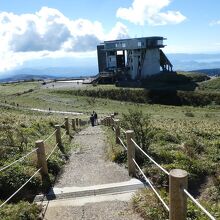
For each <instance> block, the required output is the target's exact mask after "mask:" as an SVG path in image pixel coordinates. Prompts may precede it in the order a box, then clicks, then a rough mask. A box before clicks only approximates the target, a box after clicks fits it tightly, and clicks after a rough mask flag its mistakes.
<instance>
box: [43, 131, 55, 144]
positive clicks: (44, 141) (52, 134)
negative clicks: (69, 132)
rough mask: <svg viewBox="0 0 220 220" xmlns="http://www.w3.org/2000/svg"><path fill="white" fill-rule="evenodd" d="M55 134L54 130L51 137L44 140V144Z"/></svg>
mask: <svg viewBox="0 0 220 220" xmlns="http://www.w3.org/2000/svg"><path fill="white" fill-rule="evenodd" d="M55 133H56V130H55V131H54V132H53V133H52V134H51V135H49V136H48V137H47V138H46V139H45V140H44V142H47V141H48V140H49V139H50V138H51V137H52V136H53V135H54V134H55Z"/></svg>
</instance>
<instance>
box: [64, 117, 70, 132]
mask: <svg viewBox="0 0 220 220" xmlns="http://www.w3.org/2000/svg"><path fill="white" fill-rule="evenodd" d="M65 129H66V134H67V135H69V134H70V126H69V118H68V117H65Z"/></svg>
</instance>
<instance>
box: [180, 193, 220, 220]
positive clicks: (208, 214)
mask: <svg viewBox="0 0 220 220" xmlns="http://www.w3.org/2000/svg"><path fill="white" fill-rule="evenodd" d="M183 191H184V193H185V194H186V195H187V196H188V197H189V198H190V199H191V200H192V201H193V202H194V203H195V204H196V205H197V206H198V207H199V208H200V209H201V210H202V211H203V212H204V213H205V214H206V215H207V216H208V217H209V218H210V219H212V220H216V219H215V218H214V217H213V216H212V215H211V214H210V213H209V212H208V211H207V210H206V209H205V208H204V207H203V206H202V205H201V204H200V203H199V202H198V201H196V199H195V198H193V196H192V195H191V194H190V193H189V192H188V191H187V190H186V189H183Z"/></svg>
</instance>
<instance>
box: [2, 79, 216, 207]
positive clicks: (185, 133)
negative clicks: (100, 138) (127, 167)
mask: <svg viewBox="0 0 220 220" xmlns="http://www.w3.org/2000/svg"><path fill="white" fill-rule="evenodd" d="M211 81H212V80H211ZM211 81H207V82H204V83H210V82H211ZM32 86H34V87H35V86H39V85H38V83H33V84H31V83H22V84H21V85H17V86H15V87H13V85H7V86H2V85H1V89H2V88H3V87H4V92H3V93H2V94H1V95H0V100H1V102H2V103H3V104H4V100H5V99H6V98H8V97H9V96H8V95H10V99H9V98H8V102H7V103H8V104H11V105H14V108H11V107H9V106H4V107H0V108H1V114H2V115H1V116H2V117H1V120H0V124H1V125H3V124H5V123H6V124H8V123H9V122H10V124H13V128H14V129H17V128H20V125H21V123H24V124H25V127H26V128H27V129H26V130H25V132H27V133H25V134H26V135H27V136H28V140H29V142H28V145H27V148H25V149H24V152H23V153H25V152H27V151H28V150H30V149H31V147H33V146H34V142H35V141H36V140H37V139H38V138H45V137H46V136H47V135H48V134H49V133H51V131H52V130H53V126H51V125H54V124H55V123H61V122H62V121H63V118H64V115H59V114H48V113H37V112H32V111H27V110H23V108H32V107H34V108H40V109H49V108H51V109H52V110H60V111H73V112H74V111H75V112H83V113H84V115H83V116H81V117H82V118H84V119H88V118H89V115H90V113H91V112H92V111H93V110H95V111H96V112H97V113H98V116H99V117H102V116H105V115H108V114H110V113H112V112H117V113H119V114H118V116H117V117H118V118H120V119H122V114H123V113H127V112H128V109H133V110H135V109H139V110H140V111H142V112H143V114H144V115H150V122H151V127H152V130H153V132H154V135H153V136H152V140H151V144H150V148H149V152H150V153H151V154H152V156H153V157H154V158H155V160H157V162H159V163H161V164H162V165H163V166H164V167H165V168H166V169H168V170H170V169H172V168H183V169H186V170H187V171H189V172H190V179H191V180H193V181H196V183H197V188H198V189H199V191H200V193H199V196H198V198H200V199H201V202H203V201H204V200H206V201H208V202H209V203H210V204H213V203H216V204H219V194H220V193H219V192H218V187H217V186H218V181H219V180H218V176H219V173H220V171H219V168H218V167H219V166H218V165H219V162H220V159H219V146H220V130H219V124H220V107H219V106H218V105H209V106H204V107H193V106H168V105H159V104H153V105H152V104H144V103H142V104H140V103H139V104H137V103H133V102H125V101H116V100H111V99H106V98H95V97H87V96H76V95H73V94H71V93H69V92H61V93H57V92H56V91H59V89H41V88H39V87H38V89H37V90H35V92H30V93H26V94H22V95H19V96H18V95H16V93H18V92H21V93H22V92H24V91H26V90H28V89H30V88H31V87H32ZM100 88H101V89H104V90H107V91H108V90H111V89H115V90H116V91H117V90H119V89H118V88H115V87H114V86H112V85H107V86H97V87H92V86H86V89H87V90H96V91H97V90H98V89H100ZM62 90H63V91H71V89H66V90H64V89H62ZM72 90H74V89H72ZM135 90H139V89H135ZM16 104H19V107H20V108H19V109H17V107H16ZM69 117H72V116H69ZM37 123H39V124H42V125H43V126H42V133H40V131H37V127H36V125H37ZM16 124H18V126H17V125H16ZM43 129H46V130H43ZM2 132H3V131H2ZM108 132H110V131H108ZM2 137H5V134H4V133H1V138H2ZM109 139H110V140H111V141H110V143H109V145H110V146H111V147H110V151H109V152H108V154H109V158H111V159H112V160H114V161H117V162H123V161H124V158H123V157H121V156H122V154H123V151H121V150H120V147H119V146H114V134H113V133H112V134H110V136H109ZM67 142H68V141H67ZM53 144H54V143H53V142H51V143H50V144H49V146H53ZM67 145H68V143H67ZM2 146H3V145H2ZM1 149H6V148H5V147H2V148H1ZM15 149H16V150H15ZM200 150H201V152H200ZM198 151H199V152H200V153H198ZM5 152H6V153H5V155H8V157H10V155H12V157H11V160H13V159H15V158H17V157H19V156H20V155H21V153H20V152H19V148H13V151H11V150H10V149H9V150H6V151H5ZM61 156H62V155H60V154H59V153H57V154H55V155H54V156H53V158H51V163H50V169H51V171H50V172H51V173H53V175H56V174H57V172H59V169H60V167H61V166H62V165H63V163H64V162H63V161H60V159H59V158H60V157H61ZM6 159H7V156H6V157H5V158H2V159H1V162H0V163H1V165H3V164H4V163H5V162H7V161H6ZM144 165H145V164H143V168H144V169H145V172H146V173H147V174H149V175H151V174H153V175H155V173H156V171H155V168H154V167H153V166H151V165H149V163H147V162H146V166H144ZM215 175H216V177H215ZM154 177H155V178H156V180H157V181H158V184H161V183H163V181H164V179H163V177H162V176H157V175H155V176H154ZM198 177H199V179H198ZM203 177H204V178H203ZM201 183H203V184H204V183H205V184H204V185H200V184H201ZM204 198H205V199H204ZM207 207H209V206H207Z"/></svg>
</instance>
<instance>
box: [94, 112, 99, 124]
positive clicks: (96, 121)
mask: <svg viewBox="0 0 220 220" xmlns="http://www.w3.org/2000/svg"><path fill="white" fill-rule="evenodd" d="M93 115H94V121H95V125H98V115H97V113H96V112H94V114H93Z"/></svg>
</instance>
